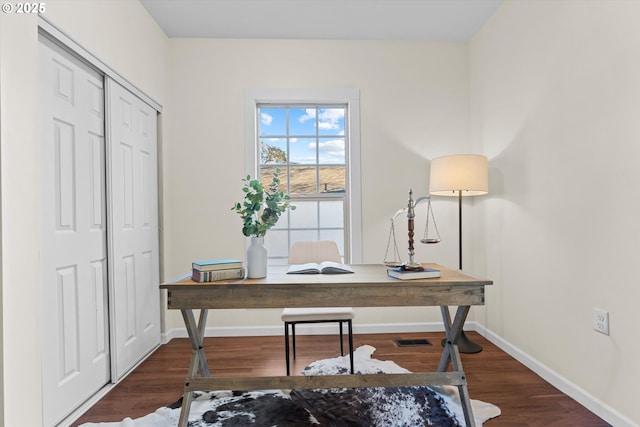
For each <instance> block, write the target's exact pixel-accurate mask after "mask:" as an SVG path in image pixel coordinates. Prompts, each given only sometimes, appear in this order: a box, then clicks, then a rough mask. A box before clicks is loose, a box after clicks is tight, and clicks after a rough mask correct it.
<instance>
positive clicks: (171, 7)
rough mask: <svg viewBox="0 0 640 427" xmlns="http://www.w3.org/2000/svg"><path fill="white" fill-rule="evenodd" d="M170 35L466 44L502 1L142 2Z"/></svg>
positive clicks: (262, 0)
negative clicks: (421, 41)
mask: <svg viewBox="0 0 640 427" xmlns="http://www.w3.org/2000/svg"><path fill="white" fill-rule="evenodd" d="M141 2H142V4H143V5H144V7H145V8H146V9H147V10H148V11H149V13H150V14H151V16H153V18H154V19H155V20H156V22H158V24H159V25H160V27H162V29H163V30H164V32H165V33H166V34H167V36H169V37H206V38H258V39H263V38H267V39H329V40H331V39H333V40H434V41H465V40H469V39H470V38H471V37H472V36H473V35H474V34H475V33H476V32H477V31H478V30H479V29H480V28H481V27H482V25H483V24H484V23H485V21H486V20H487V19H488V18H489V16H491V14H492V13H493V12H494V11H495V10H496V8H497V7H498V6H499V5H500V3H501V2H502V0H141Z"/></svg>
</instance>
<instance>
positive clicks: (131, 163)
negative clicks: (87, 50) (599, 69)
mask: <svg viewBox="0 0 640 427" xmlns="http://www.w3.org/2000/svg"><path fill="white" fill-rule="evenodd" d="M106 82H107V123H108V124H107V129H108V140H109V143H108V147H109V148H108V155H107V157H108V161H107V164H108V171H109V173H108V175H107V176H108V186H107V188H108V192H109V207H108V209H109V231H110V239H109V240H110V242H111V246H110V256H109V261H110V272H111V273H112V274H111V290H112V293H111V300H110V301H111V307H112V308H111V313H112V315H113V318H112V325H113V328H112V337H113V345H112V351H113V352H114V355H115V357H114V364H113V365H112V366H113V368H114V369H113V371H114V379H119V378H121V377H122V375H123V374H125V373H126V372H127V371H128V370H129V369H131V368H132V367H133V366H134V365H135V364H136V363H137V362H138V361H140V360H141V359H142V358H143V357H144V356H145V355H146V354H147V353H149V352H150V351H151V350H153V349H154V348H155V347H156V346H157V345H159V343H160V291H159V284H160V282H159V280H160V279H159V256H158V245H159V243H158V238H159V237H158V236H159V232H158V231H159V227H158V176H157V138H156V136H157V129H156V123H157V117H156V111H155V110H154V109H153V108H151V107H150V106H148V105H147V104H145V103H144V102H142V101H141V100H140V99H139V98H138V97H136V96H135V95H133V94H132V93H130V92H128V91H127V90H126V89H125V88H123V87H122V86H120V85H119V84H118V83H116V82H115V81H113V80H111V79H109V78H107V80H106Z"/></svg>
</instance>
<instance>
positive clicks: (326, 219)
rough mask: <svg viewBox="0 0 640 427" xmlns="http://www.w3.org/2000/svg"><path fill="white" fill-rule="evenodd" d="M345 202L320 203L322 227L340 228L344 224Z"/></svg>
mask: <svg viewBox="0 0 640 427" xmlns="http://www.w3.org/2000/svg"><path fill="white" fill-rule="evenodd" d="M343 205H344V204H343V202H331V201H326V202H322V203H320V207H319V211H320V221H319V223H320V227H322V228H338V227H342V225H343V224H344V210H343Z"/></svg>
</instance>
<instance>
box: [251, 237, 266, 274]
mask: <svg viewBox="0 0 640 427" xmlns="http://www.w3.org/2000/svg"><path fill="white" fill-rule="evenodd" d="M247 277H248V278H249V279H260V278H262V277H267V248H265V247H264V237H251V244H250V245H249V247H248V248H247Z"/></svg>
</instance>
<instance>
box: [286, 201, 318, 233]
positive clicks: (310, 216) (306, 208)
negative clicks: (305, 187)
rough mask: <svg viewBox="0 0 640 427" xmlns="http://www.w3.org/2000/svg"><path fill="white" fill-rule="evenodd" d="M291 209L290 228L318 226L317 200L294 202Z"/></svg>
mask: <svg viewBox="0 0 640 427" xmlns="http://www.w3.org/2000/svg"><path fill="white" fill-rule="evenodd" d="M295 205H296V210H295V211H291V214H290V216H291V224H290V225H291V228H318V202H298V201H296V202H295Z"/></svg>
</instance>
